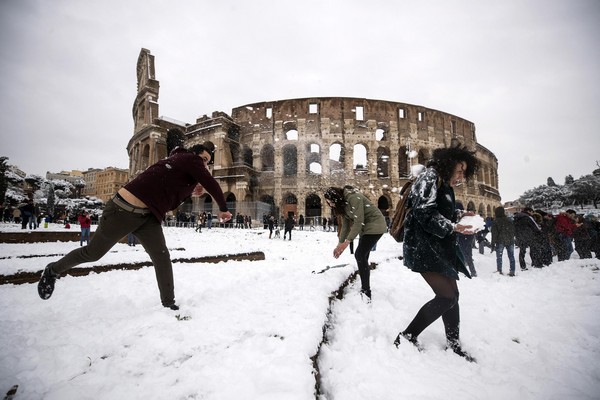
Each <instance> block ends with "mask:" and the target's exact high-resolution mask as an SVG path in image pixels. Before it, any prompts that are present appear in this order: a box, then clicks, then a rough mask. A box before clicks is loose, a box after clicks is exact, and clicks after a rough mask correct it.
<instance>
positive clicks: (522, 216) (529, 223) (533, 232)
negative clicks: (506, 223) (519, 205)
mask: <svg viewBox="0 0 600 400" xmlns="http://www.w3.org/2000/svg"><path fill="white" fill-rule="evenodd" d="M514 223H515V238H516V244H517V246H519V247H527V246H531V245H532V244H534V243H535V241H536V239H537V238H538V237H539V234H540V233H541V232H542V229H541V228H540V227H539V226H538V224H537V223H536V222H535V221H534V220H533V217H532V216H531V215H529V214H527V213H524V212H518V213H516V214H515V217H514Z"/></svg>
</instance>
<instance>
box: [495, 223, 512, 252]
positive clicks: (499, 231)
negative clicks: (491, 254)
mask: <svg viewBox="0 0 600 400" xmlns="http://www.w3.org/2000/svg"><path fill="white" fill-rule="evenodd" d="M498 243H500V244H503V245H504V246H510V245H513V244H515V226H514V224H513V222H512V221H511V220H510V219H508V217H506V216H504V217H497V218H496V219H494V222H492V249H496V245H497V244H498Z"/></svg>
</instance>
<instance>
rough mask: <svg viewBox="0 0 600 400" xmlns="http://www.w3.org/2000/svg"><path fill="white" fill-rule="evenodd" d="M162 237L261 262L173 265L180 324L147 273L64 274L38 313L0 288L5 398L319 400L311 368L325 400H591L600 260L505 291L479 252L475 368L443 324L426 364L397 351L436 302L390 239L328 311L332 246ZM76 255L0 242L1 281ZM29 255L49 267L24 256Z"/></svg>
mask: <svg viewBox="0 0 600 400" xmlns="http://www.w3.org/2000/svg"><path fill="white" fill-rule="evenodd" d="M74 228H77V227H74ZM49 229H63V228H62V227H60V226H54V227H51V228H49ZM0 230H3V231H6V230H19V229H18V228H17V227H16V226H14V225H12V226H11V225H6V224H2V225H0ZM165 232H166V236H167V242H168V246H169V248H171V249H174V250H173V251H172V257H173V258H184V257H198V256H208V255H220V254H233V253H242V252H251V251H263V252H264V253H265V256H266V259H265V260H264V261H229V262H221V263H218V264H200V263H196V264H187V263H177V264H175V265H174V271H175V285H176V286H175V289H176V298H177V302H178V303H179V305H180V306H181V309H180V310H179V311H171V310H168V309H165V308H163V307H161V305H160V301H159V297H158V290H157V287H156V281H155V278H154V271H153V268H152V267H148V268H142V269H140V270H136V271H113V272H106V273H99V274H91V275H88V276H84V277H70V276H67V277H64V278H62V279H60V280H59V281H57V286H56V291H55V292H54V295H53V296H52V298H51V299H49V300H47V301H43V300H40V299H39V297H38V295H37V290H36V285H35V284H24V285H2V286H0V321H1V323H0V337H1V340H0V396H3V395H4V394H5V393H6V392H7V391H8V390H9V389H10V388H11V387H12V386H13V385H19V387H18V391H17V395H16V396H15V400H21V399H36V400H37V399H46V400H51V399H56V400H64V399H93V400H99V399H111V400H114V399H232V400H234V399H235V400H239V399H273V400H282V399H283V400H293V399H303V400H304V399H314V398H315V382H316V376H315V368H314V366H313V358H315V356H316V355H317V356H318V357H316V363H317V364H318V369H319V371H320V379H319V383H320V387H319V391H320V393H321V396H320V399H321V400H324V399H339V400H354V399H369V400H373V399H381V400H389V399H403V398H407V399H408V398H410V399H561V400H562V399H598V398H599V396H600V395H599V394H600V318H599V315H598V310H599V309H600V283H599V280H598V277H599V275H598V270H599V267H600V260H597V259H591V260H579V259H577V255H576V254H573V259H572V260H570V261H566V262H560V263H559V262H555V263H554V264H552V265H551V266H550V267H548V268H544V269H530V270H528V271H524V272H520V271H519V270H517V276H516V277H514V278H510V277H508V276H506V275H504V276H500V275H498V274H497V273H495V272H494V271H495V270H496V266H495V254H490V253H489V250H487V249H486V253H485V255H483V256H482V255H480V254H479V253H478V252H477V251H475V252H474V255H475V265H476V268H477V270H478V273H479V277H477V278H474V279H472V280H469V279H466V278H464V277H462V278H461V280H460V282H459V288H460V291H461V295H460V299H461V301H460V304H461V321H462V324H461V338H462V342H463V347H464V348H465V349H466V350H467V351H469V352H470V353H471V354H472V355H473V356H474V357H476V358H477V363H469V362H467V361H465V360H464V359H462V358H460V357H458V356H456V355H455V354H454V353H452V352H450V351H445V350H444V345H445V339H444V331H443V325H442V323H441V321H436V322H435V323H434V324H433V325H432V326H430V327H429V328H428V329H427V330H426V331H424V332H423V334H422V335H421V336H420V338H419V339H420V341H421V343H422V344H423V345H424V347H425V351H423V352H418V351H417V350H416V348H414V347H413V346H406V345H401V346H400V348H399V349H396V348H395V347H394V346H393V344H392V342H393V340H394V338H395V337H396V335H397V334H398V332H399V331H400V330H401V329H403V328H405V327H406V325H407V324H408V323H409V322H410V320H411V319H412V318H413V316H414V315H415V313H416V312H417V311H418V309H419V308H420V307H421V305H422V304H424V303H425V302H426V301H428V300H429V299H430V298H431V297H432V292H431V291H430V289H429V288H428V286H427V285H426V284H425V282H424V281H423V279H422V278H421V277H420V276H419V275H417V274H415V273H413V272H411V271H409V270H408V269H407V268H405V267H404V266H403V265H402V261H400V260H399V259H398V258H397V257H398V255H400V254H401V247H400V245H399V244H397V243H396V242H394V241H393V239H392V238H391V237H390V236H389V235H384V237H383V238H382V240H381V241H380V242H379V244H378V246H377V250H376V251H375V252H373V253H371V261H372V262H374V263H377V264H378V265H377V268H376V269H375V270H373V271H372V275H371V276H372V290H373V302H372V303H371V304H370V305H367V304H365V303H363V302H362V300H361V298H360V296H359V294H358V290H359V285H358V282H354V283H353V284H351V285H350V286H349V287H348V289H347V291H346V293H345V296H344V298H343V299H342V300H337V299H336V300H333V301H332V302H331V305H330V301H329V298H330V297H331V295H332V293H333V292H334V291H336V290H337V289H338V288H339V287H340V285H342V284H343V282H344V281H346V279H347V278H348V277H349V276H350V275H351V274H352V273H353V272H354V270H355V268H356V266H355V265H356V264H355V262H354V259H353V256H352V255H351V254H350V253H349V251H348V250H349V249H348V250H346V252H345V253H344V254H343V255H342V256H341V257H340V259H338V260H335V259H334V258H333V256H332V252H333V248H334V247H335V244H336V241H337V239H336V236H335V233H332V232H322V231H317V232H310V231H298V230H294V232H293V238H292V241H287V240H286V241H283V240H282V239H271V240H269V239H268V232H267V231H265V230H263V229H261V228H259V229H252V230H233V229H227V230H226V229H212V230H210V231H208V230H206V229H205V230H203V232H202V233H196V232H194V230H193V229H185V228H166V229H165ZM78 246H79V243H78V242H70V243H59V242H57V243H34V244H26V245H17V244H0V274H4V275H7V274H12V273H15V272H17V271H19V270H22V271H37V270H41V269H42V268H43V267H44V266H45V265H46V264H47V263H48V262H50V261H52V260H55V259H57V258H58V256H56V255H55V256H50V257H44V255H45V254H64V253H66V252H68V251H70V250H71V249H74V248H76V247H78ZM175 249H177V250H175ZM183 249H184V250H183ZM31 255H39V256H42V257H33V258H17V257H18V256H31ZM142 260H143V261H146V260H148V256H147V255H146V253H145V252H144V251H143V250H142V248H141V246H139V245H138V246H136V247H128V246H127V245H124V244H118V245H116V246H115V247H114V248H113V251H112V252H111V253H109V254H107V255H106V256H105V257H104V258H103V259H101V260H100V261H98V262H97V263H95V264H96V265H102V264H117V263H123V262H135V261H142ZM343 263H348V264H349V265H347V266H343V267H337V268H330V269H328V270H326V271H325V272H323V273H316V272H319V271H322V270H323V269H325V268H326V267H327V266H337V265H339V264H343ZM504 263H505V271H506V270H507V269H508V260H507V259H506V256H505V260H504ZM88 266H89V265H88ZM313 271H314V273H313ZM328 310H331V313H328ZM323 326H326V327H327V329H326V336H327V341H326V342H325V343H324V344H322V345H321V346H320V344H321V342H322V340H323Z"/></svg>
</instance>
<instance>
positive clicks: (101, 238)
mask: <svg viewBox="0 0 600 400" xmlns="http://www.w3.org/2000/svg"><path fill="white" fill-rule="evenodd" d="M212 151H214V148H213V147H212V145H210V144H207V145H195V146H193V147H192V148H191V149H190V150H186V149H183V148H175V149H174V150H173V151H172V152H171V154H170V155H169V157H168V158H165V159H163V160H160V161H158V162H157V163H155V164H153V165H151V166H150V167H148V168H147V169H146V170H145V171H144V172H142V173H141V174H140V175H138V176H137V177H136V178H134V179H133V180H132V181H131V182H129V183H128V184H126V185H125V186H124V187H122V188H121V189H119V191H118V192H117V194H116V195H115V196H114V197H113V198H112V199H110V200H109V201H108V202H107V203H106V206H105V208H104V211H103V213H102V218H101V220H100V224H99V226H98V229H97V230H96V233H95V234H94V238H93V239H92V240H91V241H90V243H89V245H87V246H84V247H80V248H78V249H76V250H73V251H71V252H70V253H69V254H67V255H66V256H64V257H63V258H61V259H60V260H58V261H56V262H52V263H50V264H48V266H46V268H45V269H44V272H43V274H42V277H41V279H40V282H39V283H38V293H39V295H40V297H41V298H42V299H44V300H46V299H49V298H50V296H52V292H53V291H54V284H55V280H56V279H57V278H58V277H59V276H60V274H62V273H64V272H66V271H68V270H69V269H71V268H73V267H74V266H76V265H79V264H81V263H85V262H91V261H96V260H98V259H100V258H101V257H102V256H103V255H104V254H106V253H107V252H108V251H109V250H110V249H111V247H113V246H114V245H115V243H117V242H118V241H119V240H120V239H121V238H123V237H124V236H125V235H127V234H128V233H130V232H132V233H133V234H135V236H136V238H137V239H138V240H139V242H140V243H141V244H142V246H143V247H144V249H145V250H146V252H147V253H148V255H149V256H150V259H151V260H152V263H153V264H154V269H155V272H156V280H157V283H158V289H159V292H160V300H161V302H162V305H163V306H164V307H168V308H170V309H172V310H178V309H179V306H177V305H176V304H175V291H174V284H173V267H172V265H171V258H170V255H169V249H168V248H167V245H166V243H165V236H164V233H163V230H162V225H161V223H162V221H163V220H164V219H165V215H166V213H167V212H168V211H169V210H174V209H176V208H177V207H178V206H179V205H180V204H181V203H182V202H183V201H184V200H185V199H187V198H188V197H190V196H191V194H192V192H193V190H194V188H195V187H196V185H197V184H200V185H202V186H203V188H204V189H205V190H207V191H208V193H210V194H211V196H212V197H213V198H214V200H215V201H216V202H217V204H218V205H219V210H220V213H219V217H220V218H221V219H222V220H224V221H228V220H229V219H231V213H230V212H229V211H228V210H227V203H226V202H225V197H224V196H223V192H222V190H221V187H220V186H219V184H218V182H217V181H216V180H215V178H213V176H212V175H211V173H210V171H209V170H208V168H207V166H208V163H209V162H210V161H211V157H212V156H211V152H212Z"/></svg>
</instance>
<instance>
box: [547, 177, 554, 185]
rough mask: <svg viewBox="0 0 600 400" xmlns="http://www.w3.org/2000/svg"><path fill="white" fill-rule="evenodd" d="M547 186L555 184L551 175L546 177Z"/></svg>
mask: <svg viewBox="0 0 600 400" xmlns="http://www.w3.org/2000/svg"><path fill="white" fill-rule="evenodd" d="M546 184H547V185H548V186H556V183H555V182H554V179H552V177H548V183H546Z"/></svg>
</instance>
